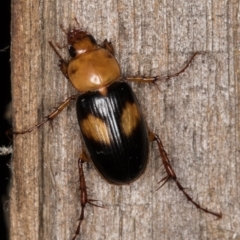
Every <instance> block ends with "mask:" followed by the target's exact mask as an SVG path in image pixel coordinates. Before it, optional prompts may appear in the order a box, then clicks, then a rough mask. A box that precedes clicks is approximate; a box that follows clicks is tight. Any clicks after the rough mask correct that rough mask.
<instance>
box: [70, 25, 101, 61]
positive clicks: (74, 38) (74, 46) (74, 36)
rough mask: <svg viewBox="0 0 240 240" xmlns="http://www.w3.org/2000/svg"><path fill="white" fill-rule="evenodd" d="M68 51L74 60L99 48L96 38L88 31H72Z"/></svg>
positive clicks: (75, 29)
mask: <svg viewBox="0 0 240 240" xmlns="http://www.w3.org/2000/svg"><path fill="white" fill-rule="evenodd" d="M67 36H68V51H69V54H70V56H71V57H72V58H74V57H76V56H78V55H80V54H83V53H85V52H87V51H91V50H94V49H97V48H98V45H97V42H96V40H95V39H94V37H93V36H92V35H90V34H88V33H87V32H86V31H82V30H80V29H77V28H73V29H71V30H70V31H69V32H68V34H67Z"/></svg>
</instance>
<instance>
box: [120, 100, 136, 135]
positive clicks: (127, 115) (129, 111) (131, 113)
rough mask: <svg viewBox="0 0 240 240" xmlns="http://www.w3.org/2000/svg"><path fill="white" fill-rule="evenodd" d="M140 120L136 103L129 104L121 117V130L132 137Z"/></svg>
mask: <svg viewBox="0 0 240 240" xmlns="http://www.w3.org/2000/svg"><path fill="white" fill-rule="evenodd" d="M139 120H140V115H139V110H138V108H137V105H136V104H135V103H129V102H127V103H126V105H125V107H124V109H123V112H122V116H121V128H122V130H123V132H124V134H125V135H126V136H130V135H131V134H132V132H133V130H134V129H135V128H136V127H137V125H138V123H139Z"/></svg>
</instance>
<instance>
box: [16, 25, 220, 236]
mask: <svg viewBox="0 0 240 240" xmlns="http://www.w3.org/2000/svg"><path fill="white" fill-rule="evenodd" d="M62 29H63V28H62ZM63 31H65V30H64V29H63ZM65 33H66V35H67V42H68V51H69V54H70V57H71V59H70V60H69V61H65V60H64V59H63V58H62V56H61V55H60V53H59V52H58V50H57V48H56V47H55V45H54V44H53V43H52V42H51V41H49V44H50V46H51V47H52V49H53V50H54V52H55V53H56V54H57V55H58V57H59V59H60V64H59V67H60V70H61V72H62V73H63V75H64V76H65V77H66V78H67V79H68V80H69V82H70V83H71V84H72V85H73V86H74V88H75V89H76V90H77V91H78V92H79V93H78V94H75V95H72V96H70V97H68V98H67V99H66V100H65V101H64V102H62V103H61V104H60V105H59V106H58V107H57V108H56V109H55V110H54V111H53V112H51V113H50V114H49V115H48V116H46V117H45V118H44V120H43V121H42V122H40V123H38V124H36V125H35V126H33V127H32V128H29V129H27V130H25V131H12V133H13V134H16V135H18V134H25V133H28V132H31V131H33V130H35V129H38V128H39V127H40V126H42V125H43V124H44V123H46V122H48V121H52V120H53V119H54V118H56V117H57V116H58V115H59V114H60V113H61V111H62V110H63V109H64V108H66V107H67V106H68V105H69V103H70V102H71V101H74V100H77V105H76V109H77V118H78V123H79V126H80V130H81V134H82V137H83V140H84V144H85V146H86V149H84V150H82V153H81V155H80V157H79V159H78V169H79V182H80V203H81V212H80V217H79V223H78V227H77V229H76V231H75V234H74V236H73V238H72V240H74V239H76V237H77V236H78V235H79V234H80V227H81V223H82V221H83V220H84V211H85V207H86V205H87V204H90V205H93V206H98V205H96V204H95V203H94V201H95V200H93V199H89V197H88V191H87V186H86V182H85V177H84V171H83V164H84V163H85V162H88V161H92V163H93V165H94V166H95V168H96V170H97V171H98V173H99V174H100V175H101V176H102V177H103V179H105V180H106V181H107V182H109V183H111V184H116V185H123V184H130V183H132V182H133V181H135V180H136V179H137V178H139V177H140V176H141V175H142V174H143V173H144V171H145V169H146V166H147V162H148V146H149V142H153V141H154V142H156V143H157V145H158V149H159V153H160V156H161V159H162V162H163V166H164V168H165V171H166V176H165V177H164V178H163V179H162V180H161V181H160V182H159V184H160V186H159V188H161V187H162V186H163V185H164V184H165V183H166V182H167V181H168V180H170V179H172V180H173V181H174V182H175V183H176V185H177V187H178V188H179V190H180V191H181V192H182V193H183V194H184V195H185V197H186V198H187V200H188V201H190V202H191V203H192V204H193V205H195V207H196V208H198V209H200V210H202V211H204V212H206V213H209V214H212V215H214V216H216V217H217V218H221V217H222V214H221V212H220V213H217V212H214V211H211V210H208V209H207V208H204V207H202V206H201V205H200V204H198V203H197V202H195V201H194V200H193V199H192V198H191V197H190V196H189V194H188V193H187V192H186V191H185V189H184V188H183V187H182V185H181V183H180V182H179V181H178V178H177V176H176V173H175V171H174V169H173V167H172V165H171V163H170V161H169V158H168V155H167V153H166V151H165V150H164V147H163V144H162V142H161V139H160V138H159V136H158V135H157V134H155V133H153V132H151V131H150V130H149V128H148V127H147V125H146V122H145V120H144V117H143V114H142V112H141V108H140V105H139V103H138V100H137V98H136V96H135V94H134V92H133V91H132V89H131V87H130V86H129V85H128V83H127V81H133V82H138V83H156V82H157V81H160V80H167V79H170V78H172V77H176V76H178V75H179V74H181V73H183V72H184V71H185V70H186V68H187V67H188V66H189V65H190V63H191V62H192V61H193V59H194V58H195V57H196V56H197V55H198V54H200V52H195V53H194V54H193V55H192V56H191V57H190V59H189V60H188V61H187V63H186V64H185V66H184V67H183V68H182V69H181V70H180V71H178V72H177V73H174V74H171V75H168V76H154V77H151V76H150V77H141V76H140V77H123V76H121V71H120V67H119V64H118V62H117V60H116V58H115V57H114V49H113V46H112V44H111V42H109V41H107V40H106V39H105V40H104V41H103V43H102V44H101V45H98V44H97V42H96V40H95V39H94V37H93V36H92V35H91V34H89V33H88V32H87V31H84V30H81V29H80V28H72V29H70V30H69V31H65Z"/></svg>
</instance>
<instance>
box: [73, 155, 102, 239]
mask: <svg viewBox="0 0 240 240" xmlns="http://www.w3.org/2000/svg"><path fill="white" fill-rule="evenodd" d="M88 161H89V158H88V157H87V155H86V153H85V152H83V153H82V154H81V155H80V158H79V159H78V169H79V182H80V202H81V212H80V217H79V218H78V221H79V222H78V226H77V229H76V231H75V235H74V236H73V238H72V240H75V239H76V237H77V236H78V235H79V234H80V229H81V225H82V222H83V220H84V211H85V207H86V205H87V204H89V205H92V206H95V207H102V206H99V205H97V204H95V202H96V201H97V200H94V199H89V198H88V192H87V185H86V181H85V176H84V172H83V164H84V163H85V162H88Z"/></svg>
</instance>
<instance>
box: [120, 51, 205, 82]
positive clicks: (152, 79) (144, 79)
mask: <svg viewBox="0 0 240 240" xmlns="http://www.w3.org/2000/svg"><path fill="white" fill-rule="evenodd" d="M198 54H202V52H195V53H194V54H193V55H192V56H191V57H190V58H189V59H188V61H187V63H186V65H185V66H184V67H183V68H182V69H181V70H180V71H178V72H176V73H173V74H170V75H167V76H154V77H151V76H147V77H142V76H135V77H126V78H124V80H127V81H131V82H137V83H155V82H156V81H163V80H168V79H170V78H173V77H177V76H178V75H180V74H181V73H183V72H184V71H185V70H186V69H187V68H188V67H189V65H190V63H191V62H192V61H193V59H194V58H195V57H196V56H197V55H198Z"/></svg>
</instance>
